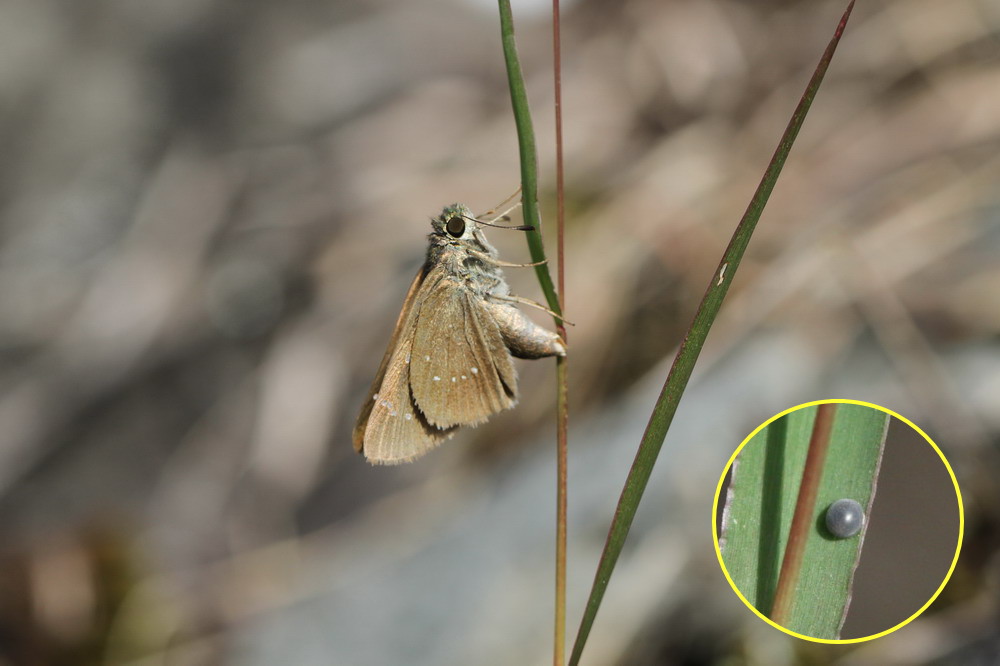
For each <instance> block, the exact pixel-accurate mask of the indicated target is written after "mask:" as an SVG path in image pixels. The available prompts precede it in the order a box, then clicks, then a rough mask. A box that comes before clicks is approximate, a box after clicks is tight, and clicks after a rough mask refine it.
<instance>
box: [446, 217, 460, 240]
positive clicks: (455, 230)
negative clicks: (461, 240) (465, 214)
mask: <svg viewBox="0 0 1000 666" xmlns="http://www.w3.org/2000/svg"><path fill="white" fill-rule="evenodd" d="M445 229H447V230H448V233H449V234H450V235H451V236H453V237H455V238H458V237H459V236H461V235H462V234H464V233H465V220H463V219H462V218H460V217H453V218H451V219H450V220H448V224H446V225H445Z"/></svg>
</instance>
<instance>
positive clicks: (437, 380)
mask: <svg viewBox="0 0 1000 666" xmlns="http://www.w3.org/2000/svg"><path fill="white" fill-rule="evenodd" d="M431 379H433V380H434V381H436V382H439V381H441V378H440V377H438V376H437V375H434V376H433V377H432V378H431Z"/></svg>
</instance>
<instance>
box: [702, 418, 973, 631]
mask: <svg viewBox="0 0 1000 666" xmlns="http://www.w3.org/2000/svg"><path fill="white" fill-rule="evenodd" d="M830 403H840V404H845V405H861V406H863V407H868V408H870V409H877V410H879V411H880V412H885V413H886V414H888V415H890V416H894V417H896V418H897V419H899V420H900V421H902V422H903V423H905V424H906V425H908V426H910V427H911V428H913V429H914V430H915V431H917V433H919V434H920V436H921V437H923V438H924V439H925V440H926V441H927V443H928V444H930V445H931V448H933V449H934V451H936V452H937V454H938V457H940V458H941V462H943V463H944V466H945V469H947V470H948V475H949V476H950V477H951V482H952V484H953V485H954V486H955V498H956V499H957V500H958V544H957V545H956V546H955V556H954V557H953V558H952V560H951V566H950V567H949V568H948V574H947V575H946V576H945V577H944V580H942V581H941V585H939V586H938V589H937V591H936V592H934V594H932V595H931V598H930V599H928V600H927V603H925V604H924V605H923V606H921V607H920V609H919V610H918V611H917V612H915V613H914V614H913V615H911V616H910V617H908V618H906V619H905V620H903V621H902V622H900V623H899V624H897V625H896V626H894V627H890V628H889V629H886V630H885V631H881V632H879V633H877V634H872V635H871V636H863V637H862V638H847V639H830V638H815V637H813V636H806V635H804V634H800V633H797V632H794V631H792V630H791V629H787V628H785V627H782V626H781V625H780V624H778V623H776V622H774V621H772V620H771V619H770V618H769V617H767V616H766V615H764V614H763V613H761V612H760V611H759V610H757V609H756V608H755V607H754V606H753V604H751V603H750V602H749V601H747V599H746V597H744V596H743V593H741V592H740V591H739V589H738V588H737V587H736V584H735V583H733V579H732V577H731V576H730V575H729V571H728V570H727V569H726V563H725V561H723V559H722V549H721V548H720V547H719V533H718V530H717V529H716V525H718V514H719V496H720V495H721V493H722V484H723V482H724V481H725V480H726V474H727V473H728V472H729V468H730V467H732V466H733V461H735V460H736V456H738V455H739V454H740V451H742V450H743V447H744V446H746V445H747V442H749V441H750V440H751V439H753V438H754V436H755V435H756V434H757V433H759V432H760V431H761V430H763V429H764V428H766V427H767V426H768V425H769V424H771V423H772V422H774V421H776V420H778V419H780V418H781V417H782V416H785V415H786V414H790V413H791V412H794V411H798V410H800V409H803V408H805V407H812V406H814V405H824V404H830ZM964 537H965V505H964V504H963V503H962V490H961V488H959V485H958V479H957V478H956V477H955V472H954V470H952V468H951V464H950V463H949V462H948V459H947V458H945V456H944V454H943V453H941V449H940V448H938V445H937V444H935V443H934V440H932V439H931V438H930V437H928V436H927V433H925V432H924V431H923V430H921V429H920V428H919V427H918V426H917V425H916V424H915V423H913V421H911V420H910V419H908V418H906V417H905V416H902V415H900V414H897V413H896V412H894V411H892V410H891V409H888V408H886V407H883V406H881V405H876V404H875V403H871V402H864V401H863V400H846V399H842V398H831V399H828V400H814V401H812V402H804V403H802V404H801V405H796V406H795V407H789V408H788V409H786V410H785V411H783V412H781V413H780V414H775V415H774V416H772V417H771V418H769V419H768V420H767V421H764V423H762V424H760V425H759V426H757V428H756V429H755V430H754V431H753V432H752V433H750V434H749V435H747V437H746V439H744V440H743V442H742V443H740V445H739V446H738V447H736V451H734V452H733V455H732V456H730V457H729V462H727V463H726V466H725V467H724V468H723V469H722V476H720V477H719V484H718V485H717V486H716V488H715V501H714V502H713V504H712V541H713V542H714V544H715V555H716V557H718V559H719V566H720V567H722V573H723V574H724V575H725V577H726V580H727V581H729V586H730V587H731V588H733V592H735V593H736V596H738V597H739V598H740V600H741V601H743V603H744V604H746V606H747V608H749V609H750V610H752V611H753V612H754V614H755V615H757V617H759V618H760V619H762V620H764V622H767V623H768V624H769V625H771V626H772V627H774V628H775V629H778V630H780V631H783V632H784V633H786V634H788V635H789V636H794V637H795V638H801V639H802V640H805V641H811V642H813V643H826V644H830V645H848V644H850V643H864V642H865V641H871V640H874V639H876V638H881V637H882V636H886V635H888V634H891V633H892V632H894V631H896V630H897V629H901V628H902V627H905V626H906V625H908V624H909V623H910V622H913V621H914V620H915V619H917V618H918V617H920V615H921V614H922V613H923V612H924V611H925V610H927V607H928V606H930V605H931V604H932V603H934V600H935V599H937V598H938V595H939V594H941V592H942V590H944V586H945V585H947V584H948V581H949V580H951V575H952V574H953V573H954V572H955V565H957V564H958V556H959V555H960V554H961V552H962V540H963V538H964Z"/></svg>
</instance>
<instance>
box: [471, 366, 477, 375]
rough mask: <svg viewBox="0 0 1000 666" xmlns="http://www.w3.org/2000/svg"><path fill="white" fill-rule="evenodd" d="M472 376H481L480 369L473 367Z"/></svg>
mask: <svg viewBox="0 0 1000 666" xmlns="http://www.w3.org/2000/svg"><path fill="white" fill-rule="evenodd" d="M472 374H474V375H478V374H479V368H477V367H475V366H473V367H472Z"/></svg>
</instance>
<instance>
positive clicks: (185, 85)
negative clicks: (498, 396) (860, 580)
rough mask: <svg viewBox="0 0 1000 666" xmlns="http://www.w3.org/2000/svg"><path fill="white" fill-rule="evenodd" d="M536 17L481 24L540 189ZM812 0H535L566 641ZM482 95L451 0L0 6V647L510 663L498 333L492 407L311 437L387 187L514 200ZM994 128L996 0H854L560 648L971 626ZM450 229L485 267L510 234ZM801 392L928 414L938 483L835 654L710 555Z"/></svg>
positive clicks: (808, 42) (522, 509)
mask: <svg viewBox="0 0 1000 666" xmlns="http://www.w3.org/2000/svg"><path fill="white" fill-rule="evenodd" d="M547 8H548V6H547V5H545V6H539V7H532V6H528V5H525V6H523V7H518V6H515V7H514V12H515V19H516V20H517V21H518V33H517V34H518V42H519V46H520V50H521V56H522V59H523V65H524V68H525V72H526V76H527V77H528V85H529V94H530V95H531V100H532V103H533V105H534V108H535V122H536V129H537V131H538V134H539V141H540V145H541V168H542V173H543V174H548V175H543V186H544V187H547V188H549V189H548V190H547V192H550V191H551V187H552V183H553V182H554V181H553V178H552V176H551V173H552V159H553V158H552V151H551V150H550V149H549V148H547V146H550V145H551V135H552V127H551V113H550V107H551V92H550V80H551V74H550V64H549V62H550V61H549V52H548V49H549V46H548V40H549V27H548V25H547V23H546V19H547V15H546V13H545V12H546V11H547ZM842 10H843V6H842V4H841V3H833V2H806V1H804V0H780V1H779V0H773V1H772V0H769V1H760V2H753V3H744V2H719V1H703V0H697V1H694V2H666V3H665V2H660V1H658V0H633V1H629V2H624V3H609V2H598V1H596V0H592V1H589V0H580V1H578V2H576V3H571V4H569V5H568V6H567V7H566V8H565V14H564V20H565V23H564V29H565V33H564V37H563V48H564V72H563V81H564V116H565V122H566V126H565V136H566V159H567V174H566V178H567V200H568V202H569V215H568V223H569V226H568V232H567V233H568V237H567V256H568V265H567V286H568V287H567V292H568V293H567V298H566V308H567V310H566V312H567V317H568V318H569V319H571V320H572V321H574V322H575V323H576V324H577V326H576V327H575V328H574V329H573V330H572V331H571V335H572V361H571V363H572V365H571V371H570V372H571V374H570V378H571V379H570V382H571V385H570V391H571V403H572V407H571V413H572V415H571V418H572V421H571V430H570V437H571V443H570V487H569V493H570V495H569V497H570V543H569V568H570V581H569V586H570V596H569V603H570V605H569V622H570V627H571V629H572V628H573V627H574V623H575V621H576V618H578V617H579V613H580V611H581V610H582V605H583V601H584V599H585V595H586V591H587V589H589V583H590V579H591V577H592V575H593V571H594V566H595V565H596V557H597V553H599V550H600V547H601V545H602V544H603V539H604V535H605V533H606V529H607V524H608V521H609V519H610V515H611V511H612V508H613V506H614V502H615V501H616V500H617V493H618V492H619V490H620V488H621V483H622V481H623V480H624V476H625V471H626V470H627V467H628V464H629V463H630V462H631V457H632V454H633V452H634V450H635V446H636V444H637V442H638V439H639V434H640V433H641V430H642V427H643V426H644V425H645V422H646V418H647V417H648V414H649V409H650V407H651V405H652V402H653V399H654V396H655V393H656V390H657V388H658V386H659V385H660V383H662V379H663V377H664V375H665V368H664V367H663V365H662V363H661V362H662V361H664V359H665V357H664V349H665V348H666V347H668V346H669V343H670V341H676V340H677V338H678V337H679V335H680V333H681V331H682V330H683V328H684V326H686V323H687V321H688V320H689V318H690V316H691V314H692V313H693V308H694V305H695V304H696V303H697V299H698V298H700V296H701V292H702V290H703V289H704V286H705V285H706V284H707V280H708V278H709V275H710V274H711V272H712V271H713V270H714V268H715V263H716V261H717V260H718V257H719V256H720V255H721V252H722V250H723V248H724V245H725V242H726V240H727V239H728V237H729V234H730V233H731V230H732V228H733V226H734V225H735V223H736V221H737V220H738V219H739V217H740V215H741V214H742V212H743V208H744V207H745V205H746V203H747V201H748V200H749V197H750V195H751V194H752V192H753V188H754V186H755V185H756V182H757V180H758V178H759V177H760V174H761V173H762V171H763V168H764V166H765V164H766V162H767V159H768V157H769V156H770V152H771V150H772V148H773V146H774V142H775V141H776V139H777V137H778V136H779V134H780V132H781V129H782V128H783V126H784V123H785V122H786V120H787V118H788V116H789V113H790V112H791V110H792V108H793V107H794V105H795V102H796V100H797V99H798V95H799V93H800V91H801V89H802V86H803V85H804V82H805V81H806V79H807V78H808V76H809V73H810V72H811V71H812V67H813V66H814V65H815V60H816V57H817V54H818V53H819V52H820V51H821V49H822V48H823V46H824V45H825V44H826V41H827V39H828V38H829V34H830V31H831V29H832V26H833V25H835V22H836V19H837V17H839V15H840V13H841V11H842ZM505 86H506V83H505V77H504V70H503V62H502V58H501V54H500V44H499V29H498V26H497V16H496V10H495V7H493V6H492V5H490V4H489V3H463V2H459V1H458V0H452V1H450V2H442V1H438V2H429V3H413V2H382V3H373V2H362V3H358V2H344V1H332V2H319V1H318V0H293V1H291V2H285V3H264V2H246V1H243V2H236V1H235V0H230V1H228V2H226V1H223V0H214V1H213V0H186V1H183V2H155V1H151V0H137V1H130V2H118V3H115V2H108V1H100V0H94V1H91V2H73V3H59V2H54V1H53V0H34V1H32V2H8V3H4V4H2V5H0V100H2V102H3V103H2V104H0V118H2V122H0V140H2V148H3V150H2V154H3V160H2V164H0V561H2V566H0V664H11V665H20V664H56V665H58V664H66V665H76V664H104V663H114V664H122V663H131V664H146V663H149V664H152V663H163V662H164V661H169V662H170V663H184V664H275V663H292V664H331V663H333V664H369V663H370V664H399V663H407V664H435V665H441V664H520V663H525V664H527V663H542V662H543V661H544V660H546V659H547V656H548V655H549V654H550V647H549V641H550V640H551V639H550V626H551V603H552V601H551V593H550V590H551V581H552V568H553V565H552V548H553V542H554V536H553V531H554V496H555V488H554V441H553V440H554V436H553V430H554V428H553V425H552V404H553V402H554V390H553V383H554V382H553V378H552V374H553V373H552V367H551V363H547V362H535V363H522V364H520V365H519V369H520V372H521V375H522V381H521V387H522V392H523V394H522V400H521V405H520V406H519V407H518V408H517V409H516V410H514V411H512V412H510V413H508V414H505V415H503V416H501V417H500V418H497V419H494V420H492V421H491V422H490V423H489V424H488V425H486V426H483V427H481V428H479V429H476V430H473V431H469V432H467V433H464V434H462V435H460V436H458V437H456V438H455V439H454V440H452V441H449V442H448V443H447V444H445V445H444V446H443V447H442V449H441V450H440V451H437V452H435V453H433V454H431V455H430V456H428V457H427V459H426V460H425V461H422V462H420V463H418V464H415V465H412V466H406V467H400V468H378V469H374V468H370V467H368V466H367V465H365V464H364V462H363V461H362V460H360V459H359V458H358V457H357V456H356V455H355V454H354V453H353V451H352V450H351V446H350V434H349V433H350V430H351V427H352V425H353V423H352V422H353V419H354V416H355V414H356V411H357V409H358V406H359V405H358V401H359V400H360V399H362V397H363V396H364V392H365V389H366V388H367V386H368V383H369V382H370V381H371V378H372V375H373V373H374V372H375V369H376V367H377V365H378V361H379V359H380V358H381V354H382V352H383V350H384V345H385V344H386V342H387V341H388V338H389V335H390V331H391V327H392V324H393V322H394V320H395V317H396V314H397V312H398V307H399V305H400V303H401V301H402V298H403V295H404V293H405V290H406V285H407V284H408V283H409V280H410V279H411V277H412V275H413V272H414V271H415V270H416V268H417V266H418V265H419V263H420V261H421V260H422V254H423V250H424V243H425V241H424V236H425V234H426V233H427V232H428V230H429V223H428V217H429V216H431V215H434V214H436V213H437V212H439V211H440V209H441V207H442V206H443V205H445V204H449V203H452V202H453V201H463V202H465V203H467V204H469V205H470V206H472V207H473V208H474V209H477V210H485V209H487V208H490V207H491V206H493V205H494V204H496V203H498V202H499V201H500V200H502V199H503V198H504V197H506V196H507V195H508V194H509V193H510V192H511V191H513V189H514V188H515V187H516V184H517V180H518V171H517V147H516V139H515V135H514V130H513V121H512V119H511V116H510V109H509V101H508V98H507V96H506V87H505ZM998 144H1000V12H998V10H997V8H996V6H995V3H993V2H991V1H990V0H978V1H975V0H955V1H952V2H947V3H945V2H940V1H937V0H887V1H877V0H869V1H865V2H862V3H861V4H860V5H859V6H858V7H857V9H856V10H855V13H854V16H853V18H852V20H851V25H850V27H849V29H848V32H847V34H846V36H845V38H844V41H843V42H842V44H841V47H840V49H839V52H838V54H837V57H836V59H835V61H834V65H833V67H832V68H831V70H830V72H829V74H828V76H827V78H826V81H825V83H824V86H823V89H822V90H821V91H820V93H819V96H818V98H817V101H816V103H815V104H814V105H813V108H812V110H811V112H810V116H809V119H808V120H807V122H806V125H805V127H804V129H803V131H802V134H801V135H800V136H799V139H798V141H797V143H796V146H795V148H794V150H793V151H792V155H791V158H790V159H789V161H788V163H787V165H786V167H785V170H784V173H783V175H782V177H781V179H780V180H779V182H778V186H777V189H776V190H775V193H774V195H773V197H772V199H771V202H770V204H769V206H768V210H767V212H766V213H765V215H764V217H763V218H762V220H761V223H760V225H759V227H758V230H757V232H756V235H755V238H754V241H753V243H752V244H751V246H750V249H749V252H748V255H747V258H746V259H745V260H744V262H743V266H742V268H741V275H740V276H739V278H738V279H737V281H736V283H735V284H734V286H733V290H732V291H731V293H730V301H729V303H728V305H727V306H726V307H724V310H723V314H722V316H721V317H720V319H719V321H718V322H717V324H716V327H715V328H714V330H713V333H712V336H711V337H710V339H709V347H708V350H707V352H706V354H705V356H703V359H702V366H701V371H700V373H697V372H696V375H695V379H694V382H693V383H692V387H691V390H690V392H689V394H688V396H687V397H686V399H685V401H684V402H682V404H681V407H680V412H679V413H678V418H677V421H676V422H675V428H674V430H673V431H672V432H671V434H670V435H669V436H668V439H667V443H666V448H665V449H664V454H663V456H662V457H661V461H660V466H659V468H658V469H657V471H656V474H655V476H654V479H653V482H652V484H651V489H650V495H649V496H648V497H647V498H646V502H647V504H644V507H645V508H644V509H643V510H640V513H639V517H638V521H637V523H636V527H635V530H634V532H633V541H632V542H631V544H630V546H629V547H628V548H626V553H625V555H624V556H623V559H622V562H621V564H620V565H619V569H618V571H616V574H615V576H616V578H615V580H614V581H613V582H612V585H611V587H610V588H609V592H608V596H607V598H606V600H605V604H604V606H603V607H602V611H601V614H600V615H599V616H598V621H597V624H596V625H595V629H594V634H593V636H592V639H591V642H590V643H589V644H588V648H587V659H589V660H590V661H589V662H587V663H594V664H604V663H622V664H656V663H682V662H683V663H715V662H717V661H722V660H724V659H726V658H730V659H737V660H738V661H740V662H741V663H742V662H743V661H746V662H749V663H754V662H760V663H775V664H780V663H795V662H796V661H797V660H799V659H801V658H803V657H804V655H803V654H802V653H803V652H805V653H808V655H805V656H807V657H808V658H809V659H811V660H813V661H815V662H816V663H825V662H827V661H837V660H840V661H843V662H844V663H852V664H865V663H873V664H874V663H877V664H884V663H917V662H931V661H932V660H935V659H936V660H938V661H937V662H936V663H956V664H957V663H963V664H964V663H974V662H975V659H977V658H978V659H980V660H981V663H990V662H991V660H992V659H995V658H996V655H997V654H998V653H1000V637H998V635H997V633H996V629H995V628H996V626H997V613H998V609H997V599H998V598H1000V595H998V590H997V580H998V574H1000V571H998V566H1000V560H998V557H997V544H998V534H1000V532H998V529H1000V513H998V511H1000V510H998V507H1000V483H998V482H997V479H998V478H1000V461H998V459H997V443H998V437H1000V417H998V415H1000V379H998V378H1000V346H998V340H1000V335H998V333H1000V306H998V299H997V294H998V293H1000V224H998V216H1000V192H998V189H997V187H996V183H997V182H998V181H1000V157H998V155H1000V151H998V149H997V148H998ZM550 199H551V197H549V196H548V195H547V194H546V195H545V197H544V198H543V201H542V204H543V207H545V206H548V207H549V208H548V210H551V200H550ZM550 226H551V225H550ZM550 230H551V229H550ZM489 235H490V238H491V240H492V241H493V242H494V243H495V244H496V245H497V246H498V247H499V248H500V250H501V253H502V255H503V256H504V258H506V259H508V260H512V261H526V250H525V248H524V246H523V240H522V238H521V237H520V235H519V234H504V233H503V232H501V231H492V232H490V234H489ZM507 274H508V277H509V279H510V282H511V283H512V285H513V286H514V289H515V291H516V292H517V293H519V294H522V295H525V296H528V297H533V298H536V299H537V298H538V297H539V296H538V293H537V286H536V285H535V284H534V277H533V275H532V273H531V271H527V270H524V271H519V270H517V269H509V270H508V271H507ZM543 319H544V318H543ZM776 368H782V370H781V371H777V370H776ZM828 397H845V398H855V399H861V400H870V401H873V402H877V403H879V404H883V405H885V406H887V407H889V408H891V409H893V410H896V411H897V412H899V413H901V414H903V415H904V416H907V417H909V418H911V419H912V420H914V421H915V422H916V423H917V424H918V425H920V426H921V427H923V428H924V429H925V430H927V431H928V432H929V433H930V434H931V436H932V437H933V438H934V439H935V440H936V441H937V442H938V443H939V444H940V445H941V448H942V449H943V450H944V451H945V453H946V454H947V455H948V456H949V458H950V459H951V461H952V463H953V464H954V466H955V468H956V472H957V474H958V476H959V480H960V482H961V484H962V487H963V494H964V497H965V500H966V506H967V510H968V516H967V517H968V522H967V533H966V537H967V541H966V548H965V550H964V553H963V557H962V559H961V561H960V563H959V567H958V570H957V571H956V574H955V576H954V578H953V580H952V583H951V584H950V586H949V587H948V588H947V589H946V590H945V593H944V595H943V596H942V598H941V599H940V600H939V601H938V602H937V603H936V604H935V605H934V606H933V607H932V608H931V609H930V610H929V611H928V613H927V614H925V616H924V617H923V618H921V619H920V620H918V621H917V622H915V623H914V624H912V625H910V626H909V627H907V628H906V629H904V630H902V631H900V632H898V633H897V634H894V635H893V636H890V637H887V638H884V639H881V640H879V641H876V642H875V643H871V644H866V645H862V646H854V647H850V648H829V647H822V646H812V645H806V644H802V643H799V642H797V641H795V640H793V639H791V638H788V637H786V636H784V635H781V634H779V633H778V632H775V631H774V630H772V629H770V628H768V627H766V626H764V625H762V624H761V623H760V622H759V621H758V620H756V619H755V618H754V617H753V616H752V615H751V614H750V613H749V612H748V611H747V610H746V609H745V608H744V607H743V605H742V603H741V602H740V601H739V600H738V599H737V598H736V597H735V596H734V595H733V594H732V593H731V591H730V590H729V587H728V585H727V583H726V582H725V579H724V578H723V577H722V574H721V573H720V572H719V570H718V566H717V564H716V562H715V557H714V554H713V553H712V539H711V525H710V515H711V503H712V495H713V493H714V490H715V484H716V482H717V480H718V474H719V472H720V471H721V469H722V467H723V465H724V464H725V461H726V460H727V459H728V458H729V455H730V454H731V453H732V451H733V450H734V449H735V447H736V446H737V445H738V444H739V442H740V441H741V440H742V439H743V437H744V436H745V435H746V434H747V433H749V432H750V431H751V430H752V429H753V428H754V427H755V426H756V425H757V424H758V423H760V422H761V421H763V420H765V419H766V418H767V417H769V416H771V415H772V414H774V413H776V412H778V411H781V410H782V409H785V408H787V407H789V406H791V405H794V404H798V403H801V402H805V401H808V400H812V399H819V398H828ZM720 404H723V405H726V406H728V410H727V413H728V417H727V418H719V417H718V416H717V408H718V405H720ZM706 414H715V416H713V417H712V418H706V416H705V415H706ZM706 422H709V423H711V426H710V427H711V430H710V431H706V425H705V423H706ZM883 473H884V474H887V473H890V470H885V469H884V470H883ZM915 485H918V486H919V483H916V484H915ZM877 504H878V496H877V497H876V507H877ZM875 528H876V523H875V522H873V523H872V527H871V529H870V530H869V535H870V534H871V531H872V530H874V529H875ZM920 547H921V546H920V545H919V544H914V546H913V548H914V549H917V548H920ZM866 556H867V555H866ZM873 557H876V555H873ZM876 562H877V560H876ZM862 566H865V565H864V559H863V564H862ZM873 566H877V564H875V565H873ZM891 569H892V567H891V566H889V567H887V570H888V572H889V573H891ZM859 575H860V573H859ZM886 575H888V573H887V574H886ZM875 578H876V579H879V577H878V576H875ZM881 580H882V584H883V585H886V586H887V587H888V588H889V589H881V590H879V589H877V588H876V590H875V591H874V592H873V593H872V594H873V596H874V597H875V598H889V597H892V596H894V595H896V593H897V591H898V588H896V587H894V585H895V583H894V582H892V579H889V578H885V577H882V578H881ZM860 594H861V593H860V592H858V595H856V597H855V605H856V606H857V607H858V608H859V612H860V611H861V610H863V607H864V605H865V604H864V603H862V602H860V601H859V598H860ZM585 661H587V660H585Z"/></svg>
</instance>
